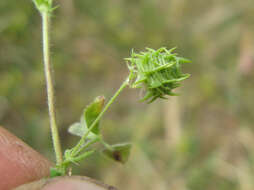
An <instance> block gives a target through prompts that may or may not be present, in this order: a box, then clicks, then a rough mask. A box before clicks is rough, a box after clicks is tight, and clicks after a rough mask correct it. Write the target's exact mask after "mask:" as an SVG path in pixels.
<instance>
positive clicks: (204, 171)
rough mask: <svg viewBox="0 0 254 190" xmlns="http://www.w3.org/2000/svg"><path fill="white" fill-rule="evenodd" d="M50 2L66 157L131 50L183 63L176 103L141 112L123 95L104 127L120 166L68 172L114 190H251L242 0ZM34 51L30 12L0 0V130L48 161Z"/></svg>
mask: <svg viewBox="0 0 254 190" xmlns="http://www.w3.org/2000/svg"><path fill="white" fill-rule="evenodd" d="M57 3H58V4H59V5H60V7H59V8H58V9H57V10H56V12H55V14H54V16H53V21H52V25H53V26H54V27H53V28H52V32H51V35H52V51H53V53H52V56H53V62H54V70H55V73H54V74H55V83H56V95H57V102H56V103H57V110H58V113H57V117H58V121H59V122H58V123H59V126H61V131H60V132H61V139H62V143H63V144H64V147H65V148H67V147H70V146H72V145H73V143H74V142H75V141H76V140H77V139H76V138H75V137H72V136H70V135H68V134H67V128H68V126H69V124H71V123H72V122H73V121H75V120H76V118H77V117H79V114H80V113H81V112H82V109H83V108H84V106H85V105H87V104H88V103H89V102H91V101H92V100H93V98H94V97H95V96H97V95H105V96H106V98H109V97H110V96H111V95H112V93H113V92H114V91H115V90H116V89H117V88H118V86H119V85H120V83H119V82H120V81H122V80H123V79H124V78H125V77H126V76H127V74H128V71H127V68H126V65H125V63H124V61H123V58H124V57H128V56H129V54H130V49H131V48H134V49H135V50H143V49H144V48H145V47H152V48H158V47H161V46H166V47H168V48H171V47H174V46H177V47H178V50H177V51H178V52H179V53H180V54H181V55H184V56H185V57H187V58H189V59H191V60H192V62H193V63H192V64H188V65H186V67H185V70H186V72H188V73H191V74H192V76H191V78H190V79H189V80H188V81H186V82H185V84H184V85H183V87H182V88H181V89H180V93H181V96H179V97H177V98H175V97H173V98H170V99H169V101H156V103H154V104H151V105H146V104H144V103H143V104H142V103H139V102H138V98H137V96H139V95H138V93H137V92H133V91H132V90H126V91H125V93H123V94H122V95H121V97H120V98H119V101H118V102H117V103H115V104H114V106H113V107H112V108H111V110H110V112H108V113H107V114H106V115H105V117H104V118H103V121H102V128H103V131H104V134H105V136H106V139H107V141H109V142H111V143H115V142H123V141H132V142H133V149H132V153H131V158H130V161H129V162H128V163H126V164H125V165H120V164H116V163H114V162H113V161H111V160H108V159H104V158H102V157H101V156H100V155H99V154H97V155H95V156H93V157H91V158H90V159H89V160H87V161H85V162H84V163H83V164H82V165H81V166H80V167H78V169H77V168H74V173H75V172H80V173H81V174H82V175H88V176H90V177H94V178H97V179H100V180H103V181H104V182H106V183H109V184H112V185H115V186H117V187H120V189H123V190H125V189H126V190H127V189H147V190H149V189H158V190H167V189H175V190H203V189H206V190H214V189H216V190H217V189H221V190H250V189H254V181H253V179H254V167H253V166H254V155H253V153H254V152H253V151H254V131H253V130H254V129H253V127H254V126H253V123H254V110H253V109H254V100H253V97H254V89H253V83H254V78H253V76H254V75H253V74H254V72H253V69H254V67H253V64H254V2H253V0H245V1H239V0H211V1H204V0H193V1H188V0H137V1H134V0H128V1H127V0H109V1H103V0H75V1H74V0H73V1H72V0H61V1H60V0H59V1H57ZM40 41H41V28H40V18H39V14H38V13H37V10H35V9H34V6H33V4H32V2H31V1H29V0H27V1H0V44H1V46H0V124H1V125H4V126H5V127H6V128H7V129H9V130H10V131H12V132H13V133H15V134H16V135H18V136H19V137H21V138H22V139H23V140H24V141H26V142H27V143H28V144H30V145H31V146H32V147H33V148H35V149H37V150H38V151H39V152H41V153H42V154H44V155H45V156H47V157H49V158H51V159H53V151H52V147H51V141H50V133H49V122H48V113H47V105H46V91H45V84H44V74H43V65H42V61H41V57H42V55H41V42H40ZM134 131H135V133H134ZM74 140H75V141H74Z"/></svg>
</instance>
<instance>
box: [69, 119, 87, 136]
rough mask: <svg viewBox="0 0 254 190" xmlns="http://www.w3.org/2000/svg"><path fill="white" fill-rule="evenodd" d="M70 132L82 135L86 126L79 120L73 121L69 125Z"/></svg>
mask: <svg viewBox="0 0 254 190" xmlns="http://www.w3.org/2000/svg"><path fill="white" fill-rule="evenodd" d="M68 132H69V133H71V134H72V135H76V136H80V137H82V136H83V135H84V134H85V132H86V129H85V127H82V126H81V124H80V123H78V122H77V123H73V124H72V125H71V126H70V127H69V129H68Z"/></svg>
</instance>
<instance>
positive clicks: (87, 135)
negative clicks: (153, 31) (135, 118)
mask: <svg viewBox="0 0 254 190" xmlns="http://www.w3.org/2000/svg"><path fill="white" fill-rule="evenodd" d="M33 2H34V4H35V6H36V7H37V9H38V10H39V12H40V14H41V17H42V33H43V58H44V70H45V77H46V84H47V95H48V109H49V117H50V127H51V133H52V139H53V145H54V150H55V154H56V165H55V167H54V168H51V176H52V177H54V176H62V175H66V173H67V171H68V169H69V168H70V167H71V164H72V163H77V162H80V161H81V160H83V159H85V158H87V157H88V156H90V155H92V154H93V153H94V152H95V151H96V150H95V148H93V146H92V145H94V144H95V143H100V144H102V145H103V147H104V149H103V151H102V152H103V154H104V155H106V156H108V157H109V158H111V159H113V160H115V161H118V162H121V163H125V162H126V161H127V160H128V157H129V154H130V148H131V144H130V143H122V144H115V145H109V144H108V143H106V142H105V141H104V140H103V137H102V134H101V132H100V126H99V124H100V120H101V118H102V116H103V115H104V113H105V112H106V111H107V110H108V108H109V107H110V106H111V105H112V103H113V102H114V101H115V100H116V98H117V97H118V96H119V94H120V93H121V92H122V91H123V90H124V89H125V88H126V87H130V88H142V89H143V90H144V91H145V94H144V97H143V98H142V99H141V101H145V102H148V103H151V102H153V101H155V100H156V99H158V98H162V99H166V98H167V97H168V96H174V95H177V94H175V93H174V92H173V90H174V89H175V88H177V87H179V86H180V85H181V81H183V80H185V79H187V78H188V77H189V76H190V75H189V74H183V73H182V72H181V65H182V64H183V63H187V62H189V60H187V59H185V58H182V57H179V56H178V55H177V54H176V53H173V51H174V49H175V48H173V49H170V50H168V49H166V48H164V47H163V48H159V49H158V50H154V49H150V48H146V51H144V52H141V53H135V52H134V51H132V52H131V56H130V57H129V58H126V59H125V61H126V63H127V66H128V69H129V75H128V76H127V77H126V79H125V80H124V81H123V83H122V85H121V86H120V88H119V89H118V90H117V92H116V93H115V94H114V95H113V97H112V98H111V99H110V100H109V101H108V102H107V104H106V105H105V106H104V102H105V98H104V97H103V96H99V97H97V98H95V100H94V101H93V102H92V103H91V104H90V105H88V106H87V107H86V108H85V109H84V112H83V113H82V115H81V118H80V121H78V122H76V123H74V124H72V125H71V126H70V127H69V132H70V133H71V134H73V135H77V136H79V137H80V140H79V141H78V143H77V144H76V145H75V146H74V147H73V148H70V149H67V150H65V152H64V154H62V151H61V145H60V139H59V135H58V129H57V124H56V119H55V108H54V88H53V85H52V72H51V62H50V48H49V44H50V42H49V25H50V16H51V14H52V11H53V10H54V7H53V2H52V0H33Z"/></svg>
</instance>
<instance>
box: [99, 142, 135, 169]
mask: <svg viewBox="0 0 254 190" xmlns="http://www.w3.org/2000/svg"><path fill="white" fill-rule="evenodd" d="M130 150H131V144H130V143H121V144H115V145H112V146H111V147H110V148H105V149H104V150H103V151H102V153H103V154H104V155H105V156H106V157H108V158H110V159H113V160H115V161H117V162H120V163H122V164H124V163H126V162H127V161H128V159H129V156H130Z"/></svg>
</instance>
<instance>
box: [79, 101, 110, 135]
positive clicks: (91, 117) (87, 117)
mask: <svg viewBox="0 0 254 190" xmlns="http://www.w3.org/2000/svg"><path fill="white" fill-rule="evenodd" d="M104 102H105V98H104V96H99V97H97V98H95V100H94V101H93V102H92V103H91V104H90V105H88V106H87V107H86V108H85V110H84V113H83V116H82V117H83V118H81V123H83V122H84V121H85V124H86V127H87V128H89V127H90V126H91V125H92V123H93V122H94V121H95V119H96V118H97V117H98V116H99V114H100V113H101V111H102V109H103V106H104ZM92 132H93V133H94V134H96V135H98V134H99V133H100V130H99V122H98V123H97V124H96V125H95V126H94V127H93V129H92Z"/></svg>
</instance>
